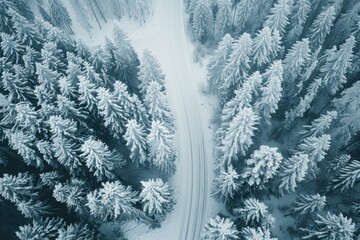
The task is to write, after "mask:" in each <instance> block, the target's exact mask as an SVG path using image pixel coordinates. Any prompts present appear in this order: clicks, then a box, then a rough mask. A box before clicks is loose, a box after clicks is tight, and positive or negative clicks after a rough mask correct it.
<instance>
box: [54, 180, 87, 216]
mask: <svg viewBox="0 0 360 240" xmlns="http://www.w3.org/2000/svg"><path fill="white" fill-rule="evenodd" d="M84 187H85V189H86V183H85V182H84V181H81V180H77V179H72V180H71V182H70V183H65V184H62V183H58V184H56V185H55V186H54V190H53V197H54V198H55V199H56V200H57V201H58V202H61V203H65V204H66V205H67V207H68V208H69V209H74V210H75V211H76V212H79V213H84V212H85V211H86V210H85V203H86V193H85V191H84Z"/></svg>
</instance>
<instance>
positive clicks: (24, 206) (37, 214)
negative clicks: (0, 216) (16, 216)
mask: <svg viewBox="0 0 360 240" xmlns="http://www.w3.org/2000/svg"><path fill="white" fill-rule="evenodd" d="M16 206H17V209H18V210H19V211H20V212H21V213H22V214H23V215H24V216H25V217H26V218H33V219H39V218H41V217H42V216H44V215H48V214H49V212H50V211H49V206H48V205H46V204H45V203H44V202H41V201H39V200H33V199H30V200H28V201H20V202H17V203H16Z"/></svg>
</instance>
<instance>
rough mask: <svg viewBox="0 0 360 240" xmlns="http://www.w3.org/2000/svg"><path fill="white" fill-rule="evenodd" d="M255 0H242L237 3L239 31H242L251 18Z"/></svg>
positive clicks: (236, 18)
mask: <svg viewBox="0 0 360 240" xmlns="http://www.w3.org/2000/svg"><path fill="white" fill-rule="evenodd" d="M253 2H254V0H241V1H240V2H239V3H238V4H237V5H236V15H235V24H234V25H235V26H236V28H238V29H239V30H238V32H240V33H242V32H243V31H244V27H245V25H246V23H247V21H248V20H249V18H250V16H251V13H252V10H253V8H254V3H253Z"/></svg>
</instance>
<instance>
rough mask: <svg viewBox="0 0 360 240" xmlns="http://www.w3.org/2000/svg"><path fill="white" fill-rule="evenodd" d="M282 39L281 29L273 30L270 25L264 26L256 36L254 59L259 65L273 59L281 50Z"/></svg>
mask: <svg viewBox="0 0 360 240" xmlns="http://www.w3.org/2000/svg"><path fill="white" fill-rule="evenodd" d="M280 44H281V39H280V36H279V31H278V30H274V31H272V30H271V29H270V28H269V27H268V26H265V27H264V28H262V29H261V30H260V31H259V32H258V33H257V35H256V37H255V38H254V42H253V61H254V62H255V63H256V64H257V65H258V66H262V65H264V64H267V63H269V62H270V61H272V60H273V59H274V58H275V57H276V55H277V53H278V52H279V50H280Z"/></svg>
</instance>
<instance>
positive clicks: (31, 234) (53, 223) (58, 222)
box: [16, 218, 65, 240]
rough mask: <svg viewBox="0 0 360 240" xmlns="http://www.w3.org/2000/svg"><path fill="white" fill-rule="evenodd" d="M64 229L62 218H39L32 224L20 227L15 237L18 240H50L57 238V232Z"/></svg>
mask: <svg viewBox="0 0 360 240" xmlns="http://www.w3.org/2000/svg"><path fill="white" fill-rule="evenodd" d="M63 227H65V222H64V220H63V219H62V218H40V219H34V220H33V221H32V224H31V225H30V224H27V225H24V226H20V228H19V231H17V232H16V236H17V237H18V238H19V239H20V240H28V239H44V240H50V239H55V238H56V237H58V230H59V229H61V228H63Z"/></svg>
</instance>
